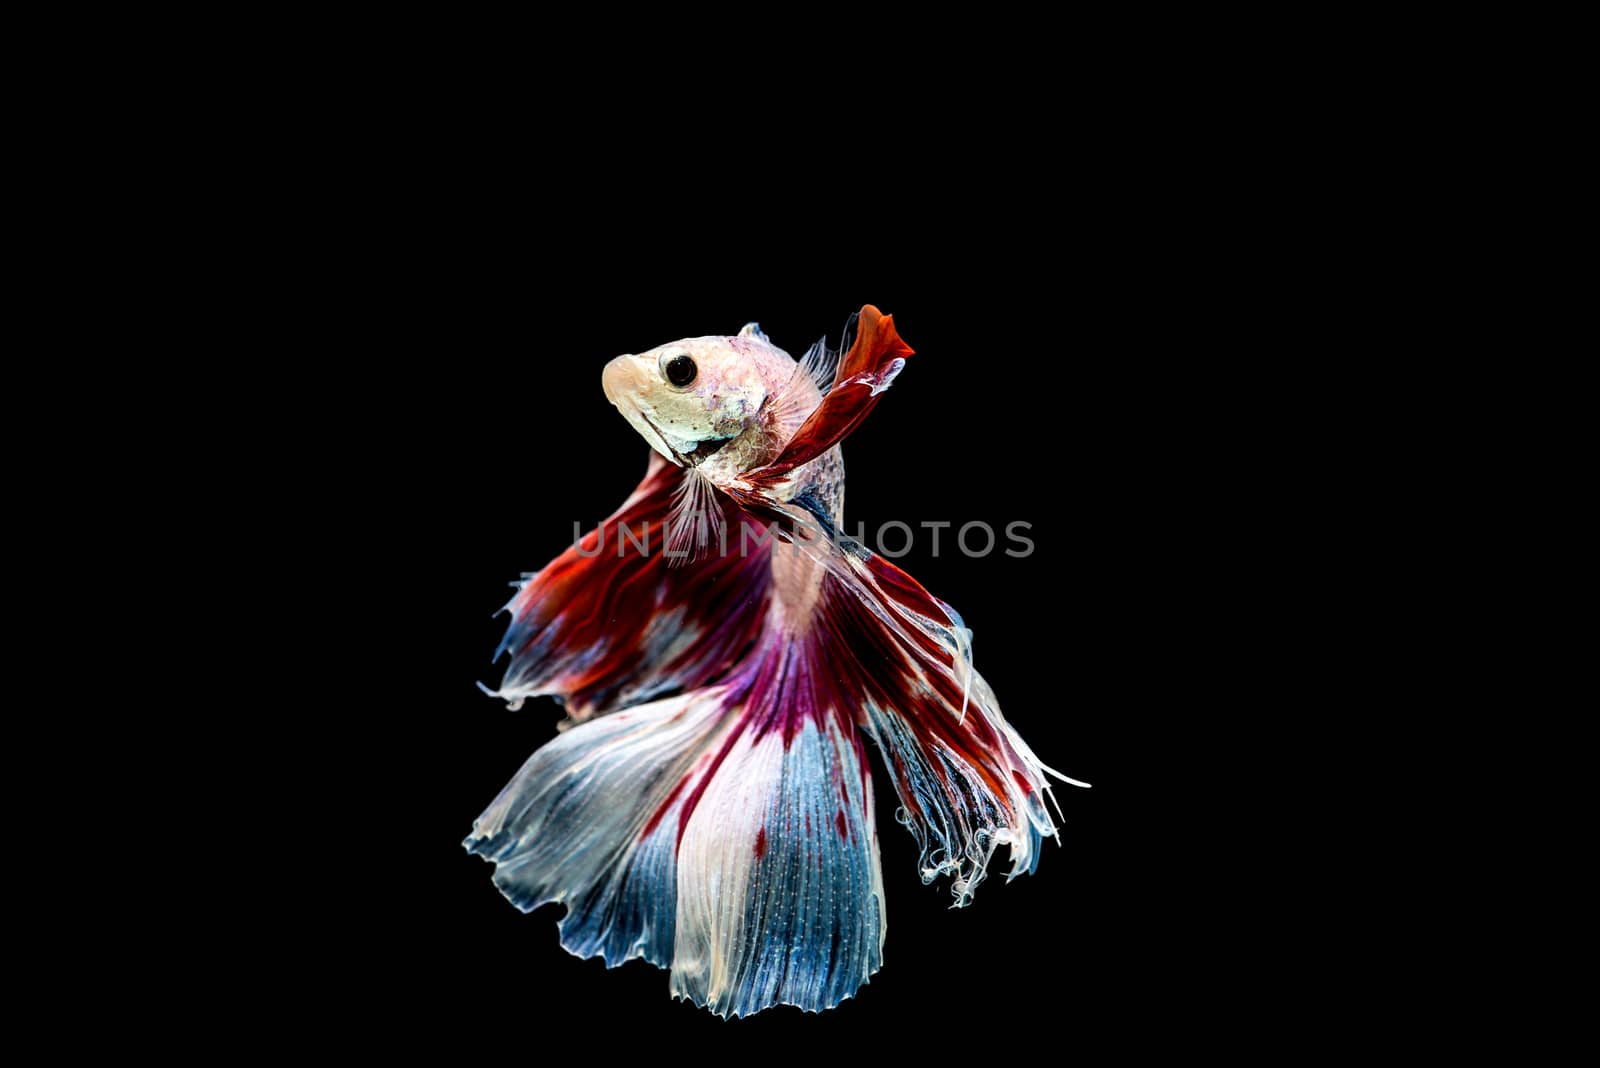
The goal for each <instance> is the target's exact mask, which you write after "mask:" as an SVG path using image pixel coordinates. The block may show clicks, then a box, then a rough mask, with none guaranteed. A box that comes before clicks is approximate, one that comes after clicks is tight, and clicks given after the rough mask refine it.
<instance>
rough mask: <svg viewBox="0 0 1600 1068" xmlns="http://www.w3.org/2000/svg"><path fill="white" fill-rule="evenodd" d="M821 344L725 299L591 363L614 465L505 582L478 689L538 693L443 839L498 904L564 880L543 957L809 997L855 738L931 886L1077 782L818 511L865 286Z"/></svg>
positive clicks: (820, 996) (876, 940) (846, 902)
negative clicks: (793, 339)
mask: <svg viewBox="0 0 1600 1068" xmlns="http://www.w3.org/2000/svg"><path fill="white" fill-rule="evenodd" d="M845 348H846V351H844V353H843V355H842V357H841V356H839V355H838V354H834V353H830V352H829V351H828V349H827V348H826V347H825V346H824V345H823V344H821V343H819V344H817V345H815V346H813V347H812V349H811V350H810V351H809V352H807V353H806V355H805V358H804V359H802V360H800V361H798V362H797V361H796V360H794V359H792V358H791V357H790V356H789V355H788V354H787V353H785V352H784V351H783V350H782V349H780V348H778V347H777V346H775V345H774V344H772V342H771V341H769V340H768V339H767V337H766V335H765V334H763V333H762V332H761V329H760V328H759V327H758V326H757V325H756V324H754V323H751V324H749V325H747V326H746V327H745V328H744V329H742V330H740V331H739V333H738V334H737V335H735V336H732V337H696V338H687V339H685V340H682V341H675V342H672V343H671V344H667V345H662V346H660V347H659V348H655V349H651V350H650V351H648V352H641V353H638V354H637V355H626V356H618V357H617V358H616V359H614V360H612V361H611V362H610V363H609V364H607V365H606V367H605V369H604V372H603V374H602V376H601V383H602V385H603V387H604V389H605V395H606V397H607V398H608V399H609V400H610V401H611V403H612V404H613V405H615V406H616V407H617V409H618V410H619V411H620V412H621V413H622V415H623V417H624V418H625V419H626V420H627V421H628V422H629V423H630V424H631V425H632V426H633V428H634V429H635V430H636V431H638V433H639V435H640V436H641V437H643V438H644V440H645V441H646V442H648V443H649V445H650V448H651V450H652V452H651V455H650V461H649V466H648V468H647V469H646V471H645V476H644V481H642V482H640V483H639V485H638V487H637V488H635V489H634V491H633V493H632V494H631V495H630V496H629V497H628V499H627V500H626V501H624V502H623V503H622V506H621V507H620V508H619V509H618V510H617V511H616V513H615V514H613V515H612V516H611V517H610V518H608V519H606V520H605V521H604V522H603V523H601V524H600V526H599V527H598V528H596V529H594V530H591V531H589V532H587V533H586V534H584V535H583V536H582V537H581V538H579V540H578V541H577V542H576V543H575V544H574V545H572V546H571V547H570V548H569V549H568V550H567V551H566V552H564V553H562V554H561V555H560V556H558V557H557V558H556V559H555V560H553V561H551V562H550V563H549V564H548V565H547V566H546V567H545V568H544V570H542V571H539V572H538V573H536V574H532V575H530V576H527V577H526V579H525V581H524V582H522V583H521V584H520V585H519V588H518V591H517V593H516V595H515V596H514V597H513V598H512V600H511V601H510V603H509V604H508V605H506V611H507V612H508V613H509V614H510V617H511V622H510V626H509V628H508V629H507V632H506V635H505V639H504V641H503V642H502V643H501V646H500V651H499V653H497V654H496V659H499V656H500V655H501V654H509V655H510V661H509V664H508V666H507V669H506V673H505V676H504V678H503V680H502V682H501V684H500V688H499V689H498V690H497V691H488V692H489V693H490V694H491V695H492V696H497V697H500V698H503V699H505V700H506V701H507V702H509V704H510V706H511V707H512V708H513V709H515V708H517V707H519V706H520V705H521V704H522V702H523V701H524V700H526V699H527V698H529V697H534V696H538V695H549V696H552V697H554V698H556V700H557V701H558V702H560V703H561V705H562V706H563V708H564V709H565V711H566V719H565V720H564V721H563V722H562V723H561V724H560V731H559V733H558V734H557V735H556V737H555V738H554V740H552V741H550V742H549V743H548V744H546V745H545V746H544V747H543V748H541V749H539V750H538V751H536V752H535V753H534V754H533V756H531V757H530V758H529V759H528V761H527V763H525V764H524V765H523V766H522V769H521V770H520V771H519V772H518V773H517V775H516V777H515V778H514V779H512V780H511V782H510V783H509V784H508V785H507V786H506V787H505V788H504V789H503V790H501V791H500V795H499V796H498V797H496V798H495V800H494V802H493V803H492V804H490V805H489V807H488V808H487V809H486V810H485V811H484V812H483V814H482V815H481V816H479V817H478V819H477V822H476V823H474V824H473V828H472V834H471V836H470V837H469V838H467V840H466V842H465V843H464V844H465V846H466V848H467V850H468V851H469V852H472V853H475V854H478V855H479V856H482V857H484V858H486V859H488V860H490V861H492V862H493V863H494V866H495V870H494V882H495V885H496V886H497V887H498V888H499V889H500V892H501V893H502V894H504V895H505V896H506V897H507V898H508V899H509V900H510V901H511V903H512V904H513V905H515V906H516V907H517V908H519V909H521V910H523V911H525V912H526V911H530V910H532V909H534V908H536V907H538V906H539V905H542V904H546V903H549V902H557V903H560V904H561V905H564V906H565V907H566V915H565V916H564V917H563V918H562V919H561V921H560V930H561V944H562V945H563V946H564V947H566V949H567V950H569V951H570V952H572V953H573V954H575V955H577V956H579V957H594V956H599V957H602V958H603V959H604V960H605V963H606V965H607V966H608V967H611V966H615V965H618V964H621V963H622V962H624V961H627V960H632V959H633V958H635V957H640V958H643V959H644V960H646V961H649V962H650V963H651V964H654V965H656V966H658V967H661V968H665V969H668V970H670V972H671V992H672V994H673V996H675V997H679V998H684V999H688V1000H690V1001H692V1002H693V1003H694V1004H696V1005H700V1006H703V1007H704V1008H706V1009H709V1010H710V1011H711V1012H714V1013H716V1014H718V1015H721V1016H724V1017H727V1016H748V1015H750V1014H751V1013H755V1012H759V1011H761V1010H762V1009H766V1008H769V1007H771V1006H774V1005H794V1006H798V1007H799V1008H801V1009H804V1010H807V1011H821V1010H824V1009H829V1008H832V1007H834V1006H836V1005H838V1004H839V1003H840V1002H841V1001H843V1000H844V999H845V998H848V997H851V996H852V995H854V994H856V993H857V991H858V990H860V988H861V986H862V985H863V984H864V983H866V982H867V981H868V979H869V978H870V977H871V976H872V975H873V974H874V973H875V972H877V971H878V968H879V965H880V964H881V962H882V959H883V943H884V931H885V911H884V886H883V873H882V871H881V865H880V861H879V851H878V832H877V821H876V819H875V818H874V804H873V796H872V795H873V786H872V776H871V773H870V769H869V765H868V759H869V758H868V752H869V750H876V752H877V754H878V758H879V759H880V760H882V762H883V764H884V766H885V769H886V772H887V775H886V779H887V781H888V782H889V783H890V784H892V788H893V790H894V793H895V795H896V801H897V805H896V808H897V811H896V813H895V815H896V818H897V819H898V820H899V822H901V823H902V824H904V825H905V826H906V827H907V828H909V829H910V831H911V833H912V834H913V835H914V836H915V838H916V841H917V843H918V845H919V846H920V849H921V861H920V868H921V872H920V874H921V876H922V881H923V882H924V883H931V882H933V881H934V880H936V879H938V878H940V877H948V878H949V880H950V888H951V891H952V892H953V895H954V898H955V904H956V905H965V904H967V903H968V902H969V901H971V899H972V895H973V892H974V891H975V890H976V889H977V887H978V885H979V883H981V882H982V881H983V878H984V873H985V869H986V868H987V867H988V864H989V861H990V858H991V856H992V855H993V854H994V853H995V851H996V850H998V849H1000V848H1001V847H1002V846H1004V847H1005V848H1006V849H1007V850H1009V859H1010V869H1009V871H1008V873H1007V874H1008V877H1010V876H1016V875H1018V874H1020V873H1022V872H1029V873H1031V872H1033V871H1034V869H1035V868H1036V866H1037V865H1038V862H1039V853H1040V846H1041V843H1042V840H1043V839H1044V838H1045V837H1055V836H1056V835H1057V830H1056V824H1055V822H1054V821H1053V819H1052V814H1051V812H1050V810H1049V809H1048V808H1047V806H1046V799H1047V798H1049V799H1050V800H1051V802H1052V804H1053V803H1054V798H1053V795H1051V789H1050V785H1049V781H1048V780H1047V778H1046V775H1047V774H1048V775H1052V776H1055V777H1057V778H1060V779H1062V780H1063V781H1065V782H1071V783H1074V784H1075V785H1079V786H1082V785H1086V784H1084V783H1075V781H1074V780H1071V779H1067V778H1066V777H1065V776H1063V775H1061V774H1060V773H1058V772H1055V771H1053V770H1052V769H1050V768H1048V767H1046V766H1045V765H1044V764H1042V763H1040V761H1039V759H1038V758H1037V757H1035V756H1034V754H1033V752H1032V750H1030V749H1029V748H1028V746H1027V744H1026V743H1025V742H1024V741H1023V740H1022V738H1021V737H1020V736H1019V735H1018V734H1017V732H1016V730H1014V729H1013V728H1012V727H1011V725H1010V724H1009V723H1007V722H1006V720H1005V719H1004V718H1003V717H1002V716H1001V714H1000V709H999V706H998V704H997V703H996V701H995V696H994V693H993V691H991V689H990V688H989V686H988V684H987V683H985V682H984V680H983V678H982V677H980V676H979V675H978V674H977V673H976V672H975V671H974V670H973V668H972V657H971V632H970V631H968V630H967V629H966V627H965V625H964V624H963V623H962V620H961V617H960V616H959V615H957V614H956V612H955V610H954V609H952V608H951V607H950V606H949V605H947V604H945V603H944V602H943V601H940V600H938V599H937V598H935V597H933V596H932V595H931V594H929V593H928V592H927V591H926V590H924V589H923V588H922V586H921V585H919V584H918V583H917V581H916V580H915V579H913V578H911V576H909V575H907V574H906V573H905V572H904V571H902V570H900V569H899V568H898V567H896V566H895V565H894V564H892V563H890V562H888V561H887V560H885V559H883V558H882V557H880V556H878V555H875V554H874V553H872V552H871V551H869V550H868V549H867V548H866V547H865V546H864V545H862V544H861V543H860V542H859V541H856V540H853V539H851V538H848V537H846V536H845V535H844V534H843V530H844V519H843V514H842V513H843V508H844V464H843V461H842V460H841V459H840V450H839V443H840V442H841V441H843V440H844V438H845V437H846V436H847V435H848V434H849V433H850V432H851V431H852V430H854V429H855V428H856V427H857V426H858V425H860V423H861V421H862V420H863V419H865V418H866V417H867V416H868V414H870V413H871V411H872V409H873V408H874V407H875V406H876V405H877V403H878V401H879V400H880V399H881V397H882V394H883V393H884V391H885V390H887V389H888V388H889V385H890V383H892V382H893V381H894V380H895V376H897V375H898V374H899V373H900V372H901V370H902V369H903V368H904V367H905V365H906V361H907V359H908V358H909V357H910V356H911V355H912V350H911V349H910V348H909V347H908V346H907V345H906V344H905V342H903V341H902V340H901V339H900V336H899V334H898V333H897V332H896V330H895V326H894V322H893V320H892V319H891V318H890V317H889V316H886V315H883V314H881V313H880V312H879V311H878V309H876V308H874V307H872V306H870V305H868V306H867V307H865V308H863V309H862V310H861V311H860V313H859V314H858V315H857V316H856V317H855V320H854V340H853V342H850V343H848V344H847V345H846V346H845ZM869 743H870V744H869ZM1059 815H1060V813H1059V810H1057V811H1056V816H1057V817H1059Z"/></svg>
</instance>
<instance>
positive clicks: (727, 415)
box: [600, 323, 794, 467]
mask: <svg viewBox="0 0 1600 1068" xmlns="http://www.w3.org/2000/svg"><path fill="white" fill-rule="evenodd" d="M783 363H786V364H787V365H788V367H789V368H791V369H792V368H793V367H794V361H793V360H791V359H790V358H789V356H788V355H787V354H785V353H784V352H783V351H782V350H781V349H778V348H776V347H774V346H773V345H772V344H771V343H770V342H768V341H767V339H766V337H765V336H764V335H762V334H761V332H760V329H759V328H758V327H756V326H755V324H753V323H752V324H751V325H749V326H747V327H745V329H744V330H743V331H741V332H740V333H739V334H738V335H737V336H734V337H692V338H684V339H683V340H681V341H673V342H670V343H668V344H666V345H659V346H657V347H656V348H653V349H650V350H649V351H647V352H640V353H630V354H628V355H625V356H618V357H617V358H616V359H614V360H612V361H611V362H610V363H608V364H606V367H605V370H604V372H602V374H601V376H600V382H601V386H602V387H603V388H604V389H605V394H606V399H607V400H609V401H610V402H611V403H612V404H614V405H616V407H617V410H618V411H620V412H621V413H622V415H623V418H625V419H627V420H628V422H629V423H630V424H631V425H632V426H633V428H634V429H635V430H637V431H638V432H639V435H640V436H641V437H643V438H644V439H645V441H647V442H649V443H650V447H651V448H652V449H654V450H655V451H656V452H658V453H660V454H661V455H662V456H664V457H666V458H667V459H668V460H671V461H672V462H673V463H675V464H677V465H679V466H680V467H693V466H698V464H699V463H700V462H701V461H703V460H704V459H706V458H707V457H709V456H711V455H713V454H715V453H716V452H718V451H719V450H721V449H722V448H723V446H725V445H727V444H728V443H729V442H732V441H734V440H736V439H739V438H743V437H747V436H748V435H749V434H750V433H751V432H752V431H754V432H756V433H759V431H760V425H761V414H762V408H763V406H764V405H765V404H766V402H767V398H768V397H769V396H770V395H771V392H772V385H773V382H774V381H775V380H776V381H779V382H781V381H782V379H781V378H776V379H775V375H781V374H783V373H784V372H783V371H782V369H781V364H783Z"/></svg>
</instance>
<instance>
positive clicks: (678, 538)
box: [666, 467, 727, 567]
mask: <svg viewBox="0 0 1600 1068" xmlns="http://www.w3.org/2000/svg"><path fill="white" fill-rule="evenodd" d="M717 492H718V491H717V487H716V484H715V483H713V482H712V481H711V480H710V479H709V478H707V477H706V476H705V475H703V474H701V473H700V469H699V468H698V467H688V468H685V469H684V472H683V481H681V482H679V483H678V488H677V489H676V490H674V491H673V494H672V509H671V510H670V511H669V512H668V513H667V541H666V554H667V564H668V566H669V567H676V566H680V565H682V564H686V563H689V562H690V561H693V560H699V559H701V558H702V557H704V556H705V555H706V550H707V549H708V548H710V546H711V545H713V544H716V545H725V544H726V542H725V539H726V537H727V530H726V528H725V527H724V526H723V521H722V501H721V500H719V499H718V497H717Z"/></svg>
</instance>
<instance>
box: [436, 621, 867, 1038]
mask: <svg viewBox="0 0 1600 1068" xmlns="http://www.w3.org/2000/svg"><path fill="white" fill-rule="evenodd" d="M814 666H815V665H813V664H810V663H806V662H803V660H802V659H798V658H795V657H793V656H791V655H790V651H789V650H788V649H787V648H786V646H785V645H784V643H783V642H781V641H777V640H772V641H767V642H764V643H763V645H762V648H761V651H759V652H758V654H757V655H756V656H754V657H753V658H751V659H750V660H749V661H747V662H746V663H745V664H743V665H741V667H740V669H739V671H738V672H736V674H735V676H733V677H732V678H731V679H730V680H729V681H728V682H726V683H724V684H720V685H717V686H713V687H709V688H707V689H703V690H699V691H695V692H693V693H690V694H685V695H681V696H679V697H674V698H669V699H667V700H663V701H656V702H653V703H650V704H646V705H641V706H638V707H636V708H631V709H627V710H624V711H621V712H616V713H613V714H611V715H608V716H604V717H601V718H598V719H594V720H591V721H589V722H586V723H581V724H578V725H577V726H575V727H573V728H572V729H571V730H569V731H567V732H565V733H563V734H562V735H560V736H559V737H557V738H556V739H555V740H554V741H552V742H551V743H550V744H548V745H546V746H545V747H544V748H543V749H540V750H539V751H538V752H537V753H535V754H534V755H533V757H532V758H530V759H529V761H528V762H527V764H526V765H524V767H523V768H522V770H521V771H520V772H519V773H518V774H517V777H516V778H515V779H514V780H512V782H511V783H510V784H509V785H508V786H507V787H506V788H505V790H503V791H502V792H501V794H500V796H499V797H498V798H497V799H496V800H495V802H494V804H492V805H491V806H490V807H489V808H488V809H487V810H486V811H485V812H484V814H483V815H482V816H480V817H479V819H478V821H477V823H476V824H475V825H474V827H473V834H472V836H471V837H469V838H468V839H467V841H466V843H465V845H466V847H467V849H468V850H469V851H470V852H473V853H476V854H479V855H481V856H484V857H486V858H487V859H489V860H491V861H493V862H494V863H495V864H496V869H495V877H494V881H495V884H496V885H497V886H499V887H500V889H501V891H502V892H503V893H504V894H505V895H506V896H507V897H508V898H510V900H511V901H512V902H513V903H514V904H516V905H517V906H518V907H519V908H521V909H523V910H524V911H526V910H530V909H532V908H534V907H536V906H537V905H539V904H543V903H545V902H560V903H562V904H565V905H566V906H567V915H566V916H565V918H563V920H562V921H561V942H562V945H564V946H565V947H566V948H567V949H568V950H570V951H571V952H573V953H575V954H577V955H579V956H584V957H589V956H601V957H604V958H605V961H606V963H607V965H608V966H613V965H616V964H619V963H621V962H622V961H624V960H628V959H631V958H633V957H641V958H643V959H645V960H648V961H650V962H651V963H652V964H656V965H660V966H661V967H668V968H671V970H672V977H671V986H672V992H673V994H674V995H675V996H678V997H682V998H686V999H688V1000H690V1001H693V1002H694V1003H695V1004H697V1005H702V1006H704V1007H706V1008H708V1009H710V1010H711V1011H713V1012H715V1013H718V1014H719V1015H722V1016H747V1015H749V1014H751V1013H754V1012H758V1011H760V1010H762V1009H764V1008H768V1007H770V1006H773V1005H795V1006H798V1007H800V1008H802V1009H805V1010H807V1011H820V1010H822V1009H826V1008H831V1007H832V1006H834V1005H837V1004H838V1003H839V1002H840V1001H842V1000H844V999H845V998H847V997H850V996H851V995H853V994H854V993H855V992H856V991H857V990H858V989H859V988H860V986H861V985H862V984H863V983H865V982H866V981H867V979H868V978H869V977H870V976H871V975H872V974H873V973H874V972H875V971H877V969H878V967H879V965H880V963H881V961H882V947H883V933H884V906H883V878H882V870H881V864H880V861H879V855H878V842H877V835H876V831H875V828H874V824H873V818H872V782H871V778H870V776H869V775H868V774H867V772H866V763H865V754H864V752H863V741H862V738H861V736H860V735H859V733H858V732H857V730H856V728H855V726H854V724H853V723H852V722H851V721H850V719H849V717H847V716H845V715H844V714H843V713H842V712H841V710H839V709H838V708H836V707H830V706H826V705H819V704H817V703H816V702H815V701H814V700H812V695H813V693H814V692H815V690H814V688H812V687H811V685H810V680H809V677H808V676H809V673H810V672H811V671H812V670H813V668H814Z"/></svg>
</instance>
